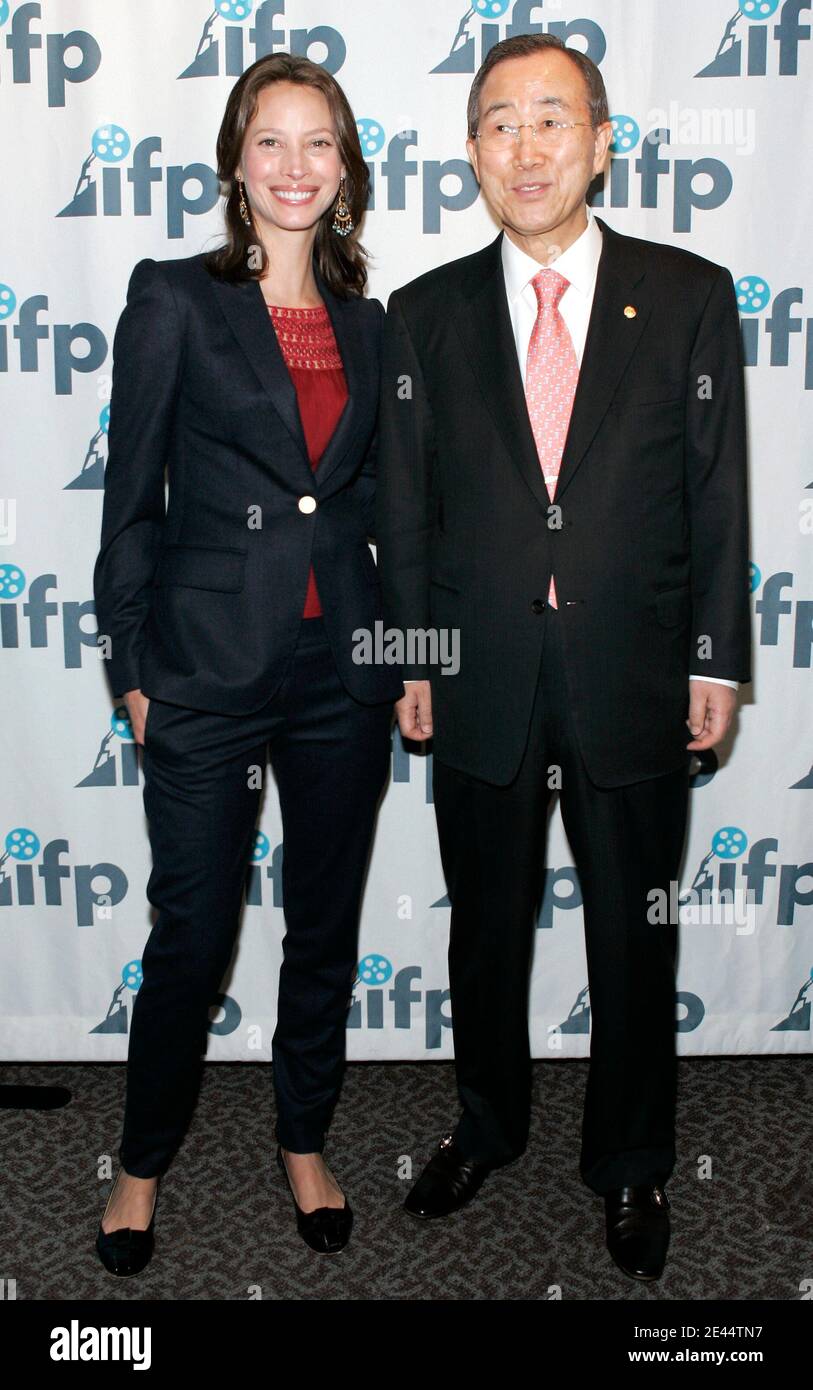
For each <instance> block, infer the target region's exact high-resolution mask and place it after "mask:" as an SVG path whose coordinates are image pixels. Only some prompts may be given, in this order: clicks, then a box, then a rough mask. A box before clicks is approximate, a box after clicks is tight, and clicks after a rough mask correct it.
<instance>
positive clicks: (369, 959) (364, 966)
mask: <svg viewBox="0 0 813 1390" xmlns="http://www.w3.org/2000/svg"><path fill="white" fill-rule="evenodd" d="M391 974H392V963H391V962H390V961H388V960H387V957H386V956H362V958H361V960H360V961H359V965H358V978H359V980H360V982H361V984H363V985H383V984H385V983H386V981H387V980H388V979H389V978H390V975H391Z"/></svg>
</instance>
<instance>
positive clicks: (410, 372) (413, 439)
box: [376, 293, 436, 680]
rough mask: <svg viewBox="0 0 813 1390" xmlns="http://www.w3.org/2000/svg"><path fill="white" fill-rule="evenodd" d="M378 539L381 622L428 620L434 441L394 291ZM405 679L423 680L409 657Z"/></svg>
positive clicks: (423, 672)
mask: <svg viewBox="0 0 813 1390" xmlns="http://www.w3.org/2000/svg"><path fill="white" fill-rule="evenodd" d="M379 457H380V462H379V472H378V491H377V497H376V544H377V553H378V567H379V573H380V575H381V589H382V597H383V603H384V614H385V622H386V623H387V625H389V626H393V627H396V628H399V629H400V630H401V631H402V632H404V633H406V631H407V629H409V628H427V627H429V626H430V614H429V560H430V538H431V535H432V530H433V526H434V501H433V479H434V472H435V460H436V447H435V434H434V425H433V421H432V412H431V407H430V404H429V398H428V396H427V393H426V387H425V384H424V378H423V373H422V371H421V366H420V362H419V360H418V356H417V353H416V352H415V348H414V344H413V341H412V338H411V336H410V333H409V329H408V327H407V324H406V320H405V318H404V314H403V311H402V309H401V304H400V301H399V299H398V295H397V293H395V294H393V295H391V296H390V300H389V303H388V305H387V318H386V322H385V324H384V345H383V354H382V366H381V400H380V409H379ZM401 672H402V675H403V677H404V679H405V680H428V679H429V675H430V670H429V667H428V666H423V665H420V664H407V665H404V666H403V667H402V668H401Z"/></svg>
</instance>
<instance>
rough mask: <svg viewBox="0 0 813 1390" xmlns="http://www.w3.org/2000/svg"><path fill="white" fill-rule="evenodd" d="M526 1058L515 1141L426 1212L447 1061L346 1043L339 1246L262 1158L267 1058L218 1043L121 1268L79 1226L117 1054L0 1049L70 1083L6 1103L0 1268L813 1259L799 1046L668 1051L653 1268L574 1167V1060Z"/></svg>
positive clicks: (451, 1289) (520, 1294)
mask: <svg viewBox="0 0 813 1390" xmlns="http://www.w3.org/2000/svg"><path fill="white" fill-rule="evenodd" d="M534 1072H535V1104H534V1115H533V1123H532V1132H531V1141H530V1144H529V1147H528V1150H527V1152H526V1154H525V1155H524V1156H523V1158H521V1159H520V1160H518V1161H517V1162H516V1163H514V1164H512V1165H511V1166H510V1167H508V1168H504V1169H502V1170H501V1171H500V1172H499V1173H494V1174H492V1175H491V1176H490V1177H489V1178H488V1180H487V1181H486V1184H485V1185H484V1187H483V1188H482V1189H481V1192H480V1194H479V1196H478V1197H477V1198H476V1200H475V1201H474V1202H473V1203H472V1204H471V1205H470V1206H469V1207H467V1208H466V1209H464V1210H463V1211H462V1212H459V1213H458V1214H457V1215H456V1216H454V1217H451V1218H448V1219H446V1220H442V1221H440V1222H438V1221H433V1222H426V1223H422V1222H417V1221H414V1220H413V1219H412V1218H410V1217H409V1216H407V1215H406V1213H405V1212H403V1211H402V1210H401V1208H400V1204H401V1202H402V1200H403V1197H404V1196H405V1194H406V1191H407V1189H408V1186H409V1183H408V1182H407V1181H406V1180H405V1179H404V1178H402V1177H400V1176H399V1172H403V1171H404V1168H405V1164H404V1156H408V1157H409V1158H411V1161H412V1165H413V1171H414V1175H415V1176H417V1174H418V1172H419V1171H420V1169H421V1167H422V1165H423V1163H424V1161H425V1160H426V1158H428V1156H429V1153H430V1151H431V1148H432V1146H433V1145H434V1143H435V1142H436V1140H437V1138H439V1137H440V1135H441V1133H442V1132H443V1131H444V1130H445V1129H446V1128H449V1127H450V1126H451V1124H452V1123H453V1122H454V1121H455V1120H456V1118H457V1113H458V1111H457V1105H456V1099H455V1091H454V1072H453V1066H452V1064H451V1063H424V1064H412V1063H406V1062H402V1063H396V1064H375V1063H369V1062H367V1063H364V1062H356V1063H351V1064H350V1065H349V1066H348V1069H347V1074H346V1080H345V1084H344V1090H343V1092H342V1098H341V1101H340V1103H339V1107H338V1110H337V1113H336V1117H335V1120H334V1123H333V1127H332V1130H331V1135H330V1140H329V1145H328V1148H327V1150H326V1157H327V1158H328V1161H329V1162H330V1164H331V1167H332V1169H333V1171H334V1172H335V1174H336V1176H337V1178H338V1179H339V1181H340V1182H341V1183H342V1186H343V1188H344V1191H345V1192H346V1193H347V1194H348V1196H349V1199H350V1202H351V1205H352V1206H353V1208H354V1210H355V1213H356V1220H355V1225H354V1230H353V1236H352V1238H351V1242H350V1244H349V1245H348V1247H347V1248H346V1249H345V1250H344V1251H342V1252H341V1253H340V1254H339V1255H336V1256H332V1257H325V1256H318V1255H314V1254H312V1253H311V1252H310V1251H309V1250H308V1249H307V1247H306V1246H305V1245H304V1243H303V1241H302V1240H301V1238H300V1237H299V1236H298V1235H297V1233H296V1230H295V1226H294V1213H293V1206H292V1204H291V1199H290V1196H289V1194H288V1190H287V1188H286V1187H284V1185H283V1180H282V1177H281V1175H280V1174H279V1172H278V1171H277V1168H276V1166H275V1165H274V1164H273V1162H272V1159H273V1144H272V1140H271V1123H272V1119H273V1111H272V1105H273V1101H272V1092H271V1084H270V1082H271V1076H270V1070H269V1067H268V1066H267V1065H257V1064H254V1065H242V1064H239V1065H238V1064H226V1063H221V1064H217V1065H210V1066H208V1067H207V1068H206V1071H205V1074H204V1080H203V1087H202V1091H201V1097H200V1102H199V1105H198V1109H197V1112H196V1115H195V1119H194V1122H193V1126H192V1128H191V1130H190V1132H189V1134H188V1136H187V1139H186V1141H185V1143H184V1145H183V1147H182V1149H181V1151H180V1153H179V1154H178V1156H177V1158H176V1160H175V1162H174V1164H173V1166H172V1168H171V1169H170V1171H169V1173H168V1174H167V1175H166V1176H165V1177H164V1179H163V1180H162V1183H161V1190H160V1195H159V1199H158V1208H157V1214H156V1249H155V1255H154V1257H153V1260H152V1262H151V1264H150V1265H149V1266H148V1268H147V1269H146V1270H145V1271H144V1273H143V1274H142V1275H140V1276H138V1277H136V1278H133V1279H116V1278H115V1277H114V1276H112V1275H109V1274H107V1273H106V1271H105V1270H104V1269H103V1267H102V1265H101V1264H100V1263H99V1261H98V1257H97V1255H96V1253H95V1251H94V1249H93V1242H94V1239H95V1235H96V1230H97V1227H98V1222H99V1218H100V1215H101V1212H102V1210H103V1207H104V1204H105V1200H106V1196H107V1193H108V1191H109V1189H110V1185H111V1184H110V1182H109V1181H104V1182H100V1181H99V1180H98V1178H97V1172H98V1164H99V1159H100V1156H104V1155H112V1157H113V1163H114V1172H115V1171H116V1170H117V1167H118V1162H117V1160H116V1158H115V1152H116V1149H117V1146H118V1137H119V1126H120V1121H121V1110H122V1103H123V1097H124V1081H125V1070H124V1067H123V1066H121V1065H92V1066H91V1065H87V1066H82V1065H64V1064H52V1065H15V1066H6V1067H4V1068H3V1069H2V1077H1V1078H0V1079H2V1081H3V1082H5V1083H18V1084H44V1085H47V1084H62V1085H66V1086H67V1087H69V1088H70V1090H71V1091H72V1092H73V1102H72V1104H70V1105H68V1106H66V1107H65V1108H63V1109H61V1110H56V1111H52V1112H45V1113H42V1112H37V1111H33V1110H29V1111H21V1112H13V1111H7V1110H6V1111H3V1110H0V1161H1V1162H2V1191H3V1203H2V1229H0V1273H2V1275H3V1277H5V1278H6V1279H14V1280H16V1296H17V1298H18V1299H21V1300H42V1299H94V1300H95V1299H110V1298H119V1299H161V1300H164V1299H183V1300H187V1299H214V1300H246V1299H249V1298H251V1297H257V1296H261V1297H262V1298H264V1299H331V1300H341V1299H364V1300H366V1299H377V1300H389V1299H413V1300H426V1299H432V1300H439V1299H441V1300H443V1299H451V1300H461V1299H483V1300H491V1299H498V1300H499V1299H523V1300H525V1299H550V1298H556V1297H561V1298H563V1299H565V1300H583V1299H602V1300H605V1299H607V1300H612V1299H620V1300H640V1301H657V1300H672V1299H685V1298H689V1299H698V1300H708V1299H730V1300H741V1299H768V1300H798V1299H799V1298H800V1296H801V1294H800V1286H801V1285H802V1284H803V1281H804V1280H805V1279H807V1280H813V1177H812V1175H811V1157H810V1153H811V1149H810V1125H811V1111H812V1110H813V1106H812V1105H811V1101H813V1058H811V1057H809V1056H805V1057H796V1058H787V1059H786V1058H758V1057H741V1058H717V1057H712V1058H697V1059H695V1058H692V1059H684V1060H682V1061H681V1062H680V1080H679V1087H680V1089H679V1116H678V1120H679V1130H678V1136H679V1150H678V1166H677V1168H676V1170H675V1174H674V1176H673V1179H672V1181H671V1183H670V1184H669V1187H668V1192H669V1196H670V1199H671V1201H672V1243H671V1247H670V1255H669V1260H668V1263H667V1268H666V1272H665V1274H664V1276H663V1278H662V1279H661V1280H660V1281H659V1282H658V1283H656V1284H654V1285H643V1284H639V1283H637V1282H635V1281H634V1280H630V1279H627V1278H626V1277H625V1276H624V1275H623V1274H621V1272H620V1271H618V1270H617V1269H616V1267H615V1265H614V1264H613V1262H612V1260H611V1259H610V1256H609V1254H608V1253H607V1251H606V1249H605V1246H604V1226H603V1221H604V1207H603V1203H602V1201H601V1200H600V1199H599V1198H597V1197H595V1196H594V1194H593V1193H592V1192H591V1191H590V1190H589V1189H588V1188H586V1187H585V1186H584V1184H583V1183H582V1182H581V1179H580V1178H579V1175H578V1154H579V1128H580V1122H581V1105H582V1097H583V1094H584V1086H585V1082H586V1077H587V1063H586V1062H583V1061H570V1062H561V1061H559V1062H539V1063H536V1064H535V1068H534ZM704 1155H705V1156H707V1158H708V1159H709V1160H710V1163H711V1176H710V1177H707V1178H702V1179H701V1178H700V1177H699V1176H698V1171H699V1160H700V1159H701V1157H702V1156H704ZM399 1164H400V1165H401V1166H400V1168H399ZM260 1290H261V1294H260V1293H259V1291H260Z"/></svg>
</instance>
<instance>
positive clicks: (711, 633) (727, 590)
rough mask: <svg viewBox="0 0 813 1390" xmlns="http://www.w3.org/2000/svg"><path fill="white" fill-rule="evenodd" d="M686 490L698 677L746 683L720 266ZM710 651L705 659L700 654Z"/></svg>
mask: <svg viewBox="0 0 813 1390" xmlns="http://www.w3.org/2000/svg"><path fill="white" fill-rule="evenodd" d="M684 459H685V485H686V497H687V503H688V513H689V525H690V553H691V572H690V576H691V577H690V583H691V598H692V646H691V665H690V669H691V670H692V671H693V672H695V673H696V674H698V675H707V676H720V677H723V678H727V679H729V680H739V681H749V680H750V679H751V612H750V602H749V586H748V547H749V543H748V478H747V442H746V415H745V380H744V361H743V351H742V338H741V335H740V319H739V311H738V309H737V299H736V294H735V290H734V282H733V280H732V278H731V274H730V272H729V271H728V270H726V269H724V268H721V269H720V273H719V275H718V277H717V279H716V281H715V283H714V285H713V286H712V289H711V292H710V294H709V297H708V300H707V301H706V305H705V308H704V311H703V316H702V318H701V320H700V324H699V327H698V330H697V334H696V337H695V341H694V344H693V347H692V353H691V360H690V365H689V378H688V397H687V404H686V437H685V451H684ZM709 646H710V651H709V653H708V655H707V656H706V657H704V658H702V659H698V653H699V652H700V653H702V652H703V651H704V649H706V648H708V647H709Z"/></svg>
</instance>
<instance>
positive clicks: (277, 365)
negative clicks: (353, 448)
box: [207, 261, 364, 483]
mask: <svg viewBox="0 0 813 1390" xmlns="http://www.w3.org/2000/svg"><path fill="white" fill-rule="evenodd" d="M313 269H314V276H315V278H316V283H317V285H318V288H319V293H320V295H321V296H322V299H323V300H324V303H325V307H326V308H327V311H328V314H329V315H330V321H331V324H332V325H333V332H334V334H335V336H336V344H337V346H338V349H339V352H340V354H341V357H342V362H343V365H344V372H345V379H346V382H347V391H348V398H347V401H346V402H345V406H344V410H343V411H342V414H341V416H340V417H339V420H338V422H337V424H336V428H335V429H334V431H333V434H332V435H331V438H330V441H329V443H328V445H327V447H326V448H325V450H324V452H323V454H322V456H321V458H320V459H319V462H318V464H317V467H316V470H315V473H316V477H317V478H318V480H319V482H320V483H322V482H323V481H324V479H325V478H326V477H328V476H329V474H330V473H332V472H333V470H334V468H336V467H337V466H338V465H339V463H340V462H341V461H342V459H343V457H344V455H345V454H346V452H347V450H348V448H349V446H350V443H351V442H352V437H353V427H354V424H355V422H356V419H357V417H358V398H359V392H360V390H361V389H362V386H363V373H364V349H363V343H362V342H361V341H360V337H359V334H358V331H357V321H356V319H355V317H354V316H353V315H352V313H351V312H350V310H351V304H352V301H349V300H341V299H339V298H338V296H336V295H334V294H333V292H332V291H331V290H330V289H329V288H328V286H327V284H326V283H325V281H324V279H323V278H322V275H321V273H320V272H319V270H318V269H317V267H316V263H315V261H314V267H313ZM207 278H208V279H209V282H210V284H211V285H212V287H213V290H214V293H215V296H216V298H217V301H218V303H219V305H220V308H221V310H222V311H223V314H224V315H225V317H226V319H227V320H228V323H229V326H230V327H231V330H232V332H233V333H234V336H235V338H236V339H237V342H238V343H239V344H240V347H241V348H242V349H243V352H244V353H245V355H246V357H247V358H248V361H249V363H250V364H251V367H252V368H253V370H254V373H255V375H256V376H257V377H258V379H259V381H260V383H261V384H262V386H263V387H264V388H265V390H266V391H267V392H268V396H269V398H270V400H271V402H272V404H273V406H274V408H275V410H276V411H277V414H278V415H279V416H280V419H281V420H282V421H283V423H284V424H285V426H286V428H287V430H288V432H289V433H290V435H291V438H292V440H293V442H294V444H295V445H296V448H297V451H298V453H299V455H300V457H301V460H302V463H303V467H304V469H305V470H306V473H305V476H306V478H307V479H309V480H310V481H311V482H312V479H313V476H314V475H313V473H312V471H311V466H310V463H309V461H308V448H307V444H306V441H305V433H304V430H303V428H302V419H301V416H300V414H299V404H298V401H297V396H296V389H295V387H294V384H293V381H292V380H291V375H290V372H289V371H288V368H287V366H286V364H285V359H284V357H283V355H282V350H281V348H280V345H279V342H278V341H277V335H276V333H275V332H274V326H273V324H272V323H270V322H269V319H270V314H269V311H268V307H267V305H266V303H265V300H264V298H263V292H262V289H261V287H260V284H259V281H257V280H246V281H241V282H238V283H230V282H227V281H223V280H218V279H217V278H216V277H207Z"/></svg>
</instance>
